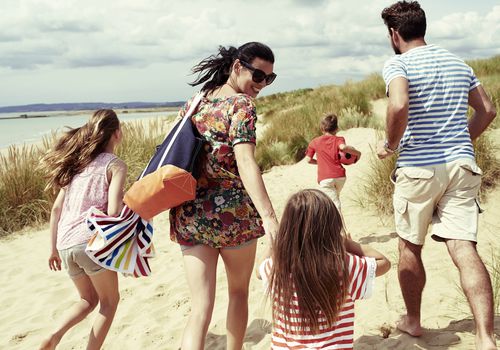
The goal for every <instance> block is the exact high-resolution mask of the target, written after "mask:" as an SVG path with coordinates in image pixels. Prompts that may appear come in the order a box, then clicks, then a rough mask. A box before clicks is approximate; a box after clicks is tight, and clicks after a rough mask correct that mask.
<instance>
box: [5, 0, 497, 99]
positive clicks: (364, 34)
mask: <svg viewBox="0 0 500 350" xmlns="http://www.w3.org/2000/svg"><path fill="white" fill-rule="evenodd" d="M390 3H392V1H389V0H375V1H362V0H335V1H333V0H314V1H312V2H310V1H305V0H274V1H264V0H254V1H252V2H249V1H243V0H211V1H200V0H194V1H193V0H191V1H186V2H180V1H173V0H167V1H164V0H147V1H140V2H139V1H135V0H122V1H117V0H114V1H105V2H103V1H100V0H87V1H85V2H81V1H76V0H66V1H53V0H19V1H16V0H4V1H3V5H2V7H3V8H2V11H1V12H0V52H2V55H1V56H0V74H2V80H3V81H4V83H3V84H0V105H6V104H17V103H28V102H34V101H36V102H43V101H46V100H51V101H69V100H70V99H74V98H78V96H81V99H79V100H84V99H92V100H97V99H100V100H123V99H129V98H132V99H136V100H137V99H143V100H178V99H183V98H185V97H186V94H188V93H190V89H191V88H189V87H188V86H187V85H186V82H187V81H189V80H190V78H191V77H189V76H188V74H189V72H190V68H191V67H192V66H193V65H194V64H196V63H197V62H198V61H200V60H201V59H202V58H204V57H206V56H208V55H210V54H213V53H215V52H216V50H217V47H218V46H219V45H229V44H232V45H239V44H243V43H245V42H247V41H262V42H265V43H267V44H268V45H269V46H270V47H271V48H273V50H274V51H275V54H276V63H275V67H276V71H277V73H278V76H279V78H278V79H277V80H276V83H274V84H273V85H272V86H271V87H269V88H268V89H266V90H267V91H271V92H272V91H280V90H289V89H292V88H298V87H302V86H317V85H318V84H324V83H328V82H329V83H336V82H341V81H342V80H344V79H346V78H349V77H353V78H358V77H362V76H363V75H365V74H367V73H370V72H374V71H375V72H378V71H380V69H381V67H382V64H383V61H384V60H385V59H387V58H388V57H389V56H390V55H391V48H390V45H389V43H388V40H387V38H386V28H385V27H384V24H383V22H382V20H381V18H380V11H381V10H382V9H383V8H384V7H385V6H387V5H389V4H390ZM421 3H422V5H423V7H424V9H426V11H427V16H428V19H429V20H428V22H429V25H428V39H429V42H432V43H435V44H438V45H442V46H444V47H446V48H449V49H450V50H452V51H454V52H456V53H458V54H459V55H463V56H465V57H467V58H469V57H485V56H491V55H493V54H498V53H500V52H499V48H500V41H499V40H500V27H499V26H500V6H495V7H493V8H491V7H490V8H488V9H487V10H490V11H487V12H486V11H482V12H481V11H479V10H477V11H476V9H475V6H476V5H475V4H472V5H470V6H469V7H468V9H467V10H459V8H458V7H455V8H454V11H453V12H454V13H451V14H449V15H446V16H444V17H442V18H440V17H439V16H433V15H432V13H433V12H432V11H429V9H428V8H429V7H431V6H432V4H433V2H431V1H430V0H422V1H421ZM476 7H477V6H476ZM483 10H484V9H483ZM448 12H449V11H448ZM441 15H442V14H441ZM438 18H439V19H438ZM155 69H160V70H161V71H155ZM51 72H52V73H51ZM63 72H64V73H63ZM130 72H133V74H132V73H130ZM51 74H52V77H53V78H52V79H51V80H52V81H51V83H52V84H54V86H53V89H41V88H40V86H43V85H44V84H46V83H47V81H46V79H49V77H50V76H51ZM26 76H30V77H31V84H18V83H17V81H24V79H25V78H24V77H26ZM68 76H69V79H67V77H68ZM130 76H133V79H132V78H131V77H130ZM158 76H160V77H165V78H166V79H168V80H165V83H164V85H163V86H162V85H161V82H160V81H155V83H154V84H151V83H149V80H151V79H152V77H158ZM16 77H17V79H16ZM21 77H22V78H21ZM9 79H10V80H9ZM101 79H102V80H107V81H108V82H110V81H111V79H112V80H113V81H114V84H115V85H116V86H119V89H115V90H113V89H111V88H106V89H104V88H103V89H102V90H100V88H99V86H100V85H99V84H98V85H95V82H96V81H99V80H101ZM148 79H149V80H148ZM68 84H70V86H68ZM136 84H141V88H138V87H137V86H136ZM27 85H28V86H27ZM104 85H106V84H104ZM58 86H60V88H59V89H58V88H57V87H58ZM153 86H154V88H153ZM150 87H151V88H150ZM68 90H74V91H75V94H74V95H73V94H69V93H68ZM191 90H192V89H191ZM58 91H59V93H58ZM99 94H100V95H99ZM133 94H137V95H133ZM75 96H76V97H75ZM97 97H100V98H97Z"/></svg>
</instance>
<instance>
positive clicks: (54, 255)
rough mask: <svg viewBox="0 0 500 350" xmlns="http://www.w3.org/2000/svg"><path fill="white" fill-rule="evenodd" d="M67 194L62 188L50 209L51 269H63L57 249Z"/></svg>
mask: <svg viewBox="0 0 500 350" xmlns="http://www.w3.org/2000/svg"><path fill="white" fill-rule="evenodd" d="M65 195H66V190H65V189H64V188H61V189H60V190H59V193H58V194H57V197H56V200H55V201H54V204H53V205H52V210H51V211H50V223H49V230H50V257H49V268H50V269H51V270H54V271H56V270H61V258H60V257H59V252H58V251H57V224H58V223H59V219H60V218H61V212H62V208H63V203H64V196H65Z"/></svg>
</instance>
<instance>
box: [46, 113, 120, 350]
mask: <svg viewBox="0 0 500 350" xmlns="http://www.w3.org/2000/svg"><path fill="white" fill-rule="evenodd" d="M121 140H122V132H121V129H120V121H119V120H118V117H117V116H116V113H115V112H114V111H112V110H110V109H102V110H98V111H96V112H95V113H94V114H93V115H92V117H91V118H90V121H89V122H88V123H87V124H85V125H83V126H82V127H80V128H76V129H71V130H69V131H68V132H66V133H65V134H64V135H63V136H62V137H61V138H60V139H59V140H58V141H57V142H56V144H55V147H54V148H53V149H52V150H51V151H50V152H49V153H48V154H47V155H46V156H45V157H44V159H43V162H42V164H43V165H44V167H45V169H46V171H47V179H48V181H49V183H48V185H47V187H48V188H49V189H53V190H58V191H59V194H58V195H57V197H56V200H55V202H54V205H53V207H52V212H51V215H50V234H51V253H50V257H49V261H48V263H49V268H50V269H51V270H54V271H57V270H61V262H62V263H63V264H64V266H65V268H66V270H67V272H68V274H69V277H70V278H71V279H72V281H73V283H74V285H75V287H76V289H77V291H78V294H79V300H78V302H76V303H75V304H74V305H73V306H72V308H71V309H70V311H69V312H68V314H67V316H66V318H65V319H64V321H63V322H62V323H61V324H60V325H59V326H58V328H57V329H56V330H55V331H54V332H53V333H52V334H51V335H50V336H49V337H47V339H45V340H44V341H43V343H42V345H41V346H40V349H44V350H46V349H55V347H56V346H57V345H58V344H59V342H60V341H61V338H62V337H63V335H64V334H65V333H66V332H67V331H68V330H69V329H70V328H71V327H73V326H74V325H76V324H77V323H79V322H80V321H82V320H83V319H84V318H85V317H86V316H87V315H88V314H89V313H90V312H91V311H92V310H94V308H95V307H96V306H97V304H99V314H98V315H97V317H96V319H95V321H94V324H93V326H92V329H91V331H90V335H89V340H88V344H87V349H100V348H101V345H102V343H103V342H104V339H105V338H106V335H107V333H108V330H109V328H110V326H111V323H112V322H113V318H114V315H115V312H116V308H117V306H118V301H119V300H120V295H119V292H118V277H117V274H116V272H114V271H111V270H106V269H103V268H101V267H100V266H99V265H97V264H96V263H94V262H93V261H92V260H91V259H90V258H89V257H88V256H87V254H86V253H85V247H86V246H87V242H88V241H89V240H90V238H91V232H90V231H89V229H88V228H87V224H86V222H85V216H86V213H87V211H88V209H89V208H90V207H92V206H94V207H96V208H98V209H100V210H101V211H103V212H106V213H107V214H108V215H111V216H116V215H118V214H119V213H120V211H121V209H122V206H123V204H122V198H123V185H124V182H125V178H126V175H127V167H126V165H125V163H124V162H123V161H122V160H120V159H119V158H117V157H116V155H115V154H114V151H115V147H116V146H117V145H118V144H119V143H120V141H121ZM68 346H69V345H68Z"/></svg>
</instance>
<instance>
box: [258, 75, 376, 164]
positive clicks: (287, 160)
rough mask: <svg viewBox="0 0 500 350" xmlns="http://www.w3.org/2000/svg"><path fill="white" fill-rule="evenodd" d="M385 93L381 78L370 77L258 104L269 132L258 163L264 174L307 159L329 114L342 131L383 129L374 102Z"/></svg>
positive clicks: (277, 96) (261, 144)
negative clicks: (372, 104) (322, 119)
mask: <svg viewBox="0 0 500 350" xmlns="http://www.w3.org/2000/svg"><path fill="white" fill-rule="evenodd" d="M384 93H385V87H384V83H383V80H382V78H381V77H380V76H379V75H376V74H375V75H371V76H369V77H368V78H367V79H365V80H363V81H361V82H356V83H353V82H347V83H346V84H344V85H342V86H334V85H331V86H323V87H320V88H317V89H314V90H312V89H302V90H296V91H292V92H289V93H280V94H274V95H270V96H266V97H263V98H259V99H258V100H257V110H258V111H259V113H262V115H263V119H264V122H265V123H266V124H268V125H267V128H266V130H265V132H264V134H263V137H262V138H261V139H260V140H259V143H258V145H257V152H256V157H257V162H258V163H259V166H260V167H261V169H263V170H267V169H270V168H271V167H273V166H275V165H284V164H292V163H295V162H297V161H299V160H300V159H302V158H303V157H304V154H305V150H306V149H307V145H308V144H309V142H310V141H311V140H312V139H313V138H314V137H316V136H319V135H321V131H320V128H319V123H320V120H321V118H322V117H323V116H324V115H325V114H328V113H334V114H336V115H337V116H338V117H339V129H340V130H346V129H349V128H354V127H367V128H380V123H379V122H378V120H377V119H376V118H375V117H374V116H373V114H372V111H371V103H370V102H371V100H372V99H376V98H380V97H382V96H383V95H384Z"/></svg>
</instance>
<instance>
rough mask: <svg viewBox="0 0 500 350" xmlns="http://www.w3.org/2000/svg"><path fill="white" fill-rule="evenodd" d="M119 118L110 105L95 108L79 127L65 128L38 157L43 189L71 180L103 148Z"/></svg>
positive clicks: (117, 126)
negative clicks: (44, 179) (42, 169)
mask: <svg viewBox="0 0 500 350" xmlns="http://www.w3.org/2000/svg"><path fill="white" fill-rule="evenodd" d="M119 128H120V121H119V120H118V117H117V116H116V113H115V112H114V111H113V110H111V109H100V110H98V111H96V112H95V113H94V114H93V115H92V117H90V120H89V121H88V122H87V123H86V124H85V125H83V126H81V127H79V128H74V129H71V128H70V129H69V130H68V131H66V132H65V133H64V134H63V135H62V136H61V138H59V139H58V140H57V141H56V143H55V145H54V147H53V148H52V149H51V150H50V151H49V152H48V153H47V154H46V155H45V156H44V157H43V158H42V167H43V168H44V169H45V171H46V176H45V177H46V179H47V182H48V183H47V187H46V189H52V190H55V191H57V190H59V189H61V188H63V187H65V186H67V185H69V183H70V182H71V180H72V179H73V177H74V176H75V175H77V174H79V173H80V172H82V170H83V169H85V167H86V166H87V165H89V163H90V162H91V161H93V160H94V159H95V158H96V157H97V156H98V155H99V154H100V153H102V152H104V150H105V149H106V146H107V145H108V142H109V140H110V139H111V136H113V133H114V132H115V131H116V130H118V129H119Z"/></svg>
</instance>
